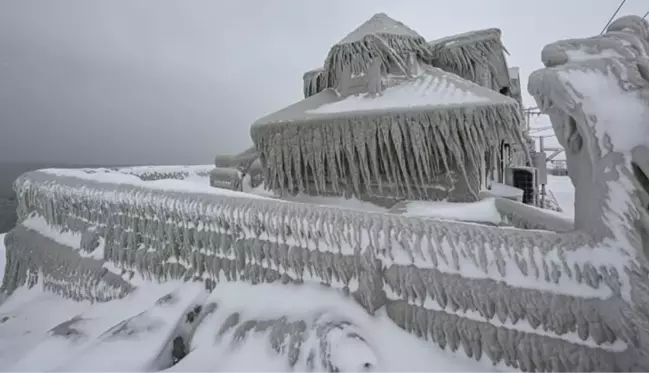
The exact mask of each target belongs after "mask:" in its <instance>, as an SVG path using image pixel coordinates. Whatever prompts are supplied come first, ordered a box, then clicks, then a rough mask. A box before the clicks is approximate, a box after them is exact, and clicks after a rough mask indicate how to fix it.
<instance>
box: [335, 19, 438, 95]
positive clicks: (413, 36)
mask: <svg viewBox="0 0 649 373" xmlns="http://www.w3.org/2000/svg"><path fill="white" fill-rule="evenodd" d="M410 55H415V56H416V58H417V59H418V60H421V61H424V62H430V60H431V58H432V53H431V48H430V47H429V45H428V44H427V43H426V39H424V38H423V37H422V36H421V35H419V34H418V33H417V32H416V31H414V30H412V29H410V28H409V27H408V26H406V25H404V24H403V23H401V22H399V21H396V20H394V19H392V18H390V17H389V16H388V15H386V14H385V13H378V14H375V15H374V16H373V17H372V18H370V19H369V20H368V21H366V22H365V23H363V24H362V25H360V26H359V27H358V28H357V29H356V30H354V31H352V32H351V33H350V34H349V35H347V36H346V37H345V38H344V39H342V40H341V41H339V42H338V43H337V44H336V45H334V46H333V47H332V48H331V50H330V51H329V55H328V56H327V58H326V60H325V64H324V69H325V77H326V83H327V87H329V88H333V87H335V86H336V85H337V84H338V82H339V81H340V79H341V74H343V70H345V67H347V69H349V72H350V73H351V74H352V75H353V76H355V75H361V74H364V73H366V72H367V70H368V68H369V67H370V66H371V65H372V62H373V61H374V60H375V59H379V60H380V61H381V71H382V72H383V73H391V72H393V70H395V65H396V64H398V63H399V62H398V61H397V59H401V60H404V61H405V60H407V59H408V58H409V57H410Z"/></svg>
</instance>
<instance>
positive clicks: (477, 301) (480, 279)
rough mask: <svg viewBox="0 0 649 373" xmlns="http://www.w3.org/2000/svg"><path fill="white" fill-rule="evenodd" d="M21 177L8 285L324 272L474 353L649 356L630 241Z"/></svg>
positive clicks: (544, 358) (640, 363)
mask: <svg viewBox="0 0 649 373" xmlns="http://www.w3.org/2000/svg"><path fill="white" fill-rule="evenodd" d="M15 188H16V193H17V196H18V198H19V203H20V206H19V216H20V221H21V223H20V224H19V225H18V227H17V228H16V229H14V230H13V231H12V232H10V233H9V234H8V235H7V238H6V244H7V259H8V260H7V267H6V274H5V279H4V282H3V288H4V290H6V291H9V292H11V291H13V290H15V289H16V288H17V287H20V286H25V285H29V284H33V283H35V282H36V279H37V277H40V278H41V282H42V283H44V284H45V285H46V287H47V288H49V289H51V290H53V291H56V292H57V293H59V294H62V295H64V296H67V297H72V298H75V299H90V300H94V301H107V300H110V299H115V298H119V297H122V296H124V295H126V294H127V293H129V291H130V290H131V289H132V288H133V286H134V285H133V281H132V279H133V276H137V277H138V278H143V279H145V280H148V281H166V280H169V279H173V278H182V279H185V280H187V281H203V282H204V283H205V285H206V286H207V287H210V288H211V287H214V286H218V283H220V282H222V281H242V282H249V283H253V284H256V283H262V282H281V283H302V282H316V283H317V282H320V283H323V284H325V285H326V286H330V287H332V288H334V289H339V290H342V291H343V292H345V293H348V294H350V295H351V296H352V297H353V298H354V299H356V300H357V301H358V302H359V303H360V304H362V305H363V306H364V307H365V308H366V310H367V311H368V312H370V313H373V312H374V311H376V310H377V309H379V308H381V307H384V308H385V310H386V312H387V314H388V315H389V317H390V318H391V319H392V320H393V321H394V322H395V323H396V324H398V325H399V326H401V327H402V328H404V329H406V330H408V331H410V332H411V333H413V334H415V335H417V336H419V337H421V338H424V339H428V340H431V341H432V342H434V344H436V345H438V346H439V347H441V348H442V349H445V350H448V351H453V352H455V353H457V354H460V355H468V356H470V357H473V358H475V359H489V360H491V361H493V362H494V363H496V362H500V363H504V364H507V365H509V366H512V367H517V368H520V369H522V370H526V371H534V370H535V371H567V370H573V371H574V370H579V371H589V370H599V371H604V370H606V371H614V370H633V369H647V368H648V367H649V364H648V363H647V361H646V360H645V356H644V354H642V353H640V351H641V349H643V348H646V346H644V345H643V344H642V340H638V338H637V337H638V333H639V332H638V331H637V329H636V326H637V325H636V320H637V318H636V316H637V310H636V309H635V308H634V307H632V302H631V300H630V296H629V287H630V284H629V281H630V279H629V277H628V276H627V272H626V267H625V266H626V265H627V263H626V262H625V259H624V258H625V257H624V255H623V253H622V252H618V251H617V250H616V249H614V248H611V249H601V248H599V247H598V246H597V242H594V241H592V240H590V239H589V238H588V237H587V236H584V235H583V234H581V233H565V234H556V233H553V232H548V231H526V230H518V229H513V228H512V229H508V230H507V233H506V234H503V231H504V230H503V228H498V227H490V226H483V225H477V224H469V223H458V222H449V221H441V220H439V221H438V220H430V219H427V220H423V219H417V218H405V217H400V216H396V215H390V214H380V213H368V212H361V211H355V210H346V209H337V208H331V207H324V206H317V207H314V206H311V205H305V204H297V203H290V202H283V201H279V200H273V199H265V198H255V197H254V196H250V195H246V194H243V193H238V192H232V191H226V190H220V189H216V188H209V187H208V188H207V189H205V190H198V191H187V190H182V189H181V188H175V189H174V188H169V187H164V186H162V185H161V184H158V183H155V182H153V184H147V182H143V181H137V180H135V179H134V178H126V179H124V178H122V179H119V178H115V175H112V176H111V175H109V174H108V173H94V174H93V173H88V172H84V171H69V170H68V171H62V170H41V171H35V172H30V173H27V174H25V175H23V176H21V177H20V178H19V179H18V180H17V181H16V184H15ZM62 237H63V238H62ZM431 348H433V347H432V346H431Z"/></svg>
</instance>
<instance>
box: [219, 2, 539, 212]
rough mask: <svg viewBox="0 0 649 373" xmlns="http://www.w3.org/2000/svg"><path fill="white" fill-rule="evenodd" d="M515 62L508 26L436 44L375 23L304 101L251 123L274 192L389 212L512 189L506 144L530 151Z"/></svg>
mask: <svg viewBox="0 0 649 373" xmlns="http://www.w3.org/2000/svg"><path fill="white" fill-rule="evenodd" d="M504 54H505V50H504V47H503V46H502V44H501V42H500V31H499V30H497V29H490V30H482V31H475V32H472V33H467V34H462V35H457V36H454V37H450V38H445V39H440V40H437V41H433V42H427V41H426V40H425V39H424V38H423V37H422V36H421V35H419V34H418V33H417V32H415V31H413V30H412V29H410V28H408V27H407V26H405V25H404V24H402V23H401V22H398V21H395V20H393V19H392V18H390V17H388V16H387V15H385V14H383V13H380V14H376V15H374V16H373V17H372V18H370V19H369V20H368V21H367V22H365V23H363V24H362V25H361V26H359V27H358V28H357V29H356V30H354V31H352V32H351V33H350V34H349V35H347V36H346V37H345V38H343V39H342V40H341V41H340V42H338V43H337V44H335V45H334V46H333V47H332V48H331V50H330V51H329V54H328V56H327V58H326V60H325V64H324V67H323V68H322V69H318V70H314V71H310V72H307V73H306V74H305V75H304V94H305V99H304V100H302V101H300V102H297V103H295V104H293V105H291V106H289V107H287V108H284V109H282V110H280V111H278V112H276V113H272V114H270V115H268V116H266V117H263V118H261V119H259V120H257V121H256V122H255V123H254V124H253V125H252V128H251V135H252V138H253V141H254V143H255V147H256V149H257V151H258V154H259V160H260V162H259V164H258V165H257V166H258V170H260V171H261V172H262V174H263V180H264V185H265V187H266V188H267V189H270V190H272V191H273V192H275V193H276V194H277V195H278V196H286V195H295V194H298V193H301V194H307V195H315V196H345V197H346V198H357V199H361V200H365V201H370V202H372V203H375V204H377V205H381V206H385V207H391V206H393V205H394V204H395V203H397V202H399V201H403V200H433V201H438V200H448V201H453V202H468V201H476V200H478V199H479V198H480V194H481V193H480V192H481V191H482V190H484V189H487V186H488V185H489V184H490V183H491V181H492V180H494V179H496V180H495V181H503V180H502V179H503V163H502V161H503V160H502V159H501V158H502V147H503V145H504V144H506V145H507V146H511V147H513V148H515V149H516V151H517V152H518V153H520V154H521V155H523V154H525V151H526V144H525V142H524V141H522V134H521V116H520V103H518V102H517V101H516V99H512V98H511V97H510V96H511V93H512V92H516V91H520V87H519V86H517V87H514V88H512V87H511V86H512V84H518V83H517V82H516V81H513V80H512V79H510V76H509V70H508V66H507V63H506V60H505V55H504ZM517 98H520V95H519V96H518V97H517ZM248 154H250V153H248ZM523 165H524V163H523ZM218 166H220V167H222V166H223V165H222V164H221V165H218ZM218 174H222V175H223V176H222V177H221V178H220V179H223V178H226V179H229V178H230V176H228V173H227V172H225V171H220V170H218V171H216V172H215V178H214V179H215V180H217V181H218V180H219V177H218V176H217V175H218ZM215 182H216V181H215Z"/></svg>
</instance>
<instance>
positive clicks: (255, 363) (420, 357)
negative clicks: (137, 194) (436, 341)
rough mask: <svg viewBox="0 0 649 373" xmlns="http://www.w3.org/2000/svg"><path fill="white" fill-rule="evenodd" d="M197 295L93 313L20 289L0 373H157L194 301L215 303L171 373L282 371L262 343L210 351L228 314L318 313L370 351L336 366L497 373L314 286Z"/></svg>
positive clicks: (0, 349)
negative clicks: (342, 323)
mask: <svg viewBox="0 0 649 373" xmlns="http://www.w3.org/2000/svg"><path fill="white" fill-rule="evenodd" d="M199 286H200V285H199V284H196V283H177V282H171V283H166V284H162V285H154V284H142V286H141V288H140V289H139V290H137V292H136V293H133V294H131V295H129V296H128V297H126V298H124V299H122V300H116V301H111V302H108V303H98V304H90V303H88V302H80V303H78V302H73V301H69V300H64V299H61V298H59V297H58V296H56V295H53V294H49V293H45V292H43V291H41V290H40V289H39V288H38V287H39V286H36V287H35V288H33V289H26V288H21V289H19V290H18V291H17V292H16V293H15V294H14V295H12V296H11V297H10V298H9V299H8V300H7V301H6V303H4V304H3V305H2V307H0V320H3V322H2V323H0V371H79V372H80V371H102V370H103V371H106V370H110V371H152V370H161V369H164V368H166V366H165V362H166V360H168V357H167V356H166V355H170V353H169V351H168V349H167V341H168V340H169V339H170V336H173V330H174V328H175V327H176V326H177V325H178V323H179V322H182V320H183V319H184V316H185V312H184V311H186V310H187V309H188V308H187V307H188V306H191V305H192V304H193V303H192V302H194V301H196V299H197V298H198V299H199V300H200V301H202V302H205V304H209V303H210V302H215V303H216V304H217V308H216V310H215V311H214V312H213V313H212V314H211V315H208V316H207V317H206V318H205V320H203V321H202V322H201V323H200V325H199V327H198V330H197V331H196V333H195V335H194V337H193V339H192V341H191V345H190V350H191V352H190V353H189V355H187V356H186V357H185V359H184V360H181V361H180V362H179V363H178V364H177V365H176V366H174V367H172V368H171V369H170V370H172V371H287V370H288V366H287V364H286V360H285V357H284V358H283V359H282V358H281V357H280V356H277V355H276V354H274V353H272V352H271V351H270V347H269V344H268V339H266V337H267V336H266V337H264V338H265V339H259V338H257V339H254V338H252V339H250V340H246V341H244V343H243V345H242V347H241V348H239V349H233V348H232V345H231V344H230V343H229V341H230V340H231V339H225V340H224V341H215V336H216V335H217V332H218V331H219V329H220V328H221V326H222V324H223V322H224V321H225V319H226V318H227V317H228V316H229V315H231V314H232V313H234V312H239V313H240V315H241V318H242V319H244V320H250V319H261V320H268V319H272V318H277V317H282V316H286V317H287V318H288V320H300V319H303V320H308V319H311V318H314V317H315V316H316V315H317V314H319V313H322V312H326V313H332V314H336V315H341V316H342V317H344V318H345V319H346V320H349V321H351V322H352V323H353V324H354V325H355V327H356V329H357V330H358V331H359V334H361V335H362V336H363V337H364V338H366V340H367V341H368V343H369V347H368V346H367V345H363V346H364V348H361V347H360V346H354V347H353V348H352V349H351V350H349V349H348V350H342V351H339V353H342V354H343V355H344V356H342V357H341V358H340V359H341V360H342V361H343V363H344V362H345V361H359V360H358V357H359V356H361V355H360V354H364V355H363V358H364V359H363V361H365V359H370V360H372V361H373V362H374V363H375V366H376V368H377V370H379V371H458V372H459V371H488V370H495V368H494V367H492V366H491V364H490V363H489V362H487V361H481V362H476V361H473V360H470V359H468V358H466V357H463V356H461V355H454V354H450V353H447V352H443V351H441V350H439V349H438V348H437V347H435V346H434V345H432V344H431V342H426V341H423V340H420V339H418V338H417V337H415V336H414V335H412V334H410V333H408V332H406V331H404V330H402V329H400V328H399V327H397V326H396V325H395V324H394V323H393V322H391V321H390V320H389V318H388V317H387V315H385V313H384V312H379V314H378V315H377V316H376V317H370V316H369V315H368V314H367V313H366V312H365V311H364V310H363V309H362V308H361V307H360V306H358V305H357V304H356V303H355V302H353V301H352V300H350V299H348V298H346V297H345V296H343V295H342V294H340V293H338V292H336V291H332V290H331V289H327V288H322V287H321V286H319V285H315V284H314V285H294V286H286V285H279V284H264V285H257V286H251V285H247V284H241V283H223V284H219V285H218V286H217V287H216V289H215V290H214V291H213V292H212V293H210V294H208V293H207V292H206V291H204V290H203V291H202V290H200V289H199ZM170 291H171V292H173V294H174V295H175V296H177V297H178V301H176V302H175V303H174V302H171V304H169V305H164V304H163V305H160V304H156V299H158V298H160V297H162V296H164V295H165V294H167V293H168V292H170ZM44 310H46V311H45V312H44ZM124 320H128V322H127V323H123V322H122V321H124ZM66 321H68V323H67V324H65V322H66ZM61 323H64V324H61ZM334 347H335V346H334ZM304 358H305V356H301V357H300V359H301V360H299V361H298V365H297V366H296V370H303V369H298V368H300V367H302V368H306V366H305V365H304V366H302V364H304V363H305V362H304ZM485 360H486V359H485ZM499 369H500V368H499ZM505 370H508V369H505Z"/></svg>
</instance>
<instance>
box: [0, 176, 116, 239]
mask: <svg viewBox="0 0 649 373" xmlns="http://www.w3.org/2000/svg"><path fill="white" fill-rule="evenodd" d="M53 167H54V168H79V167H118V166H114V165H113V166H101V165H69V164H68V165H64V164H46V163H40V164H39V163H0V233H5V232H8V231H10V230H11V229H12V228H13V227H14V225H16V207H17V201H16V195H15V193H14V191H13V182H14V181H15V180H16V179H17V178H18V176H20V175H22V174H23V173H25V172H28V171H33V170H38V169H41V168H53Z"/></svg>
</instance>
